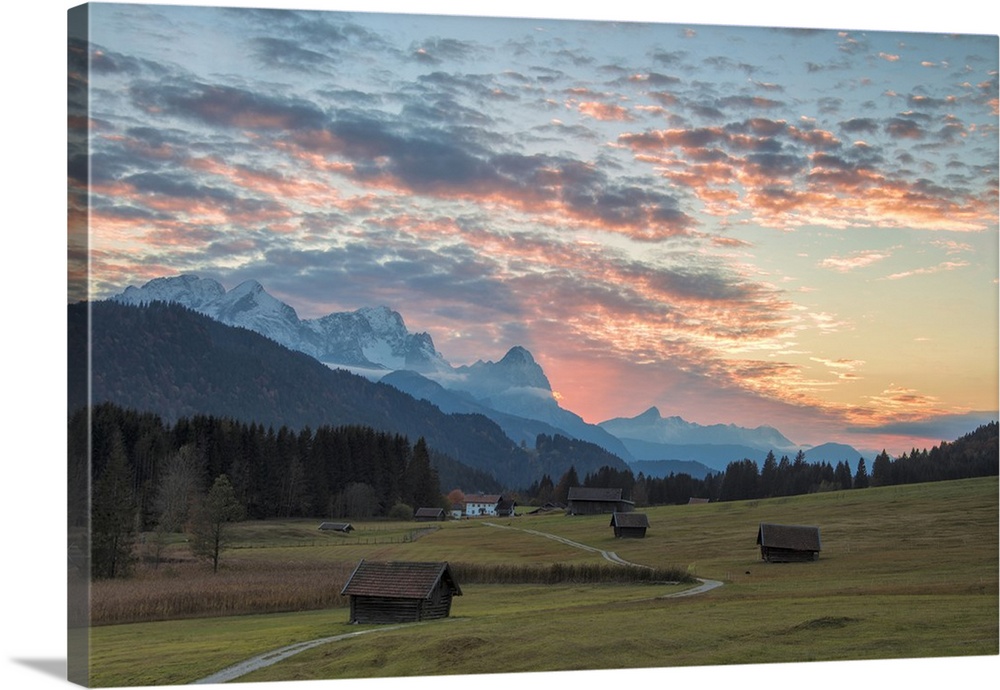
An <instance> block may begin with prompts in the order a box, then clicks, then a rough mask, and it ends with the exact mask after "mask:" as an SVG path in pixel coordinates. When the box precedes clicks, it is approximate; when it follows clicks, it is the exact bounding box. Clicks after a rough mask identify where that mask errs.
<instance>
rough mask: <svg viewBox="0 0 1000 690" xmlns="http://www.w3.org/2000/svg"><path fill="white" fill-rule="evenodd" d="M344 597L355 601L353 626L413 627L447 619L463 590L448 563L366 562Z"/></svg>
mask: <svg viewBox="0 0 1000 690" xmlns="http://www.w3.org/2000/svg"><path fill="white" fill-rule="evenodd" d="M341 594H342V595H347V596H350V598H351V618H350V622H351V623H413V622H418V621H424V620H433V619H435V618H447V617H448V616H449V615H450V614H451V599H452V597H453V596H461V595H462V590H461V588H459V586H458V583H457V582H455V578H454V577H452V575H451V569H450V568H449V567H448V564H447V563H412V562H376V561H366V560H362V561H361V562H360V563H358V566H357V567H356V568H355V569H354V572H353V573H351V577H350V578H348V580H347V584H346V585H344V589H343V590H341Z"/></svg>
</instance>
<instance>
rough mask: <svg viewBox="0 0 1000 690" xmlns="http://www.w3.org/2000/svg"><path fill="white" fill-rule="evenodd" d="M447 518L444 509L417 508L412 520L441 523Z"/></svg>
mask: <svg viewBox="0 0 1000 690" xmlns="http://www.w3.org/2000/svg"><path fill="white" fill-rule="evenodd" d="M446 517H447V515H445V512H444V508H417V512H415V513H414V514H413V519H414V520H418V521H419V522H442V521H444V519H445V518H446Z"/></svg>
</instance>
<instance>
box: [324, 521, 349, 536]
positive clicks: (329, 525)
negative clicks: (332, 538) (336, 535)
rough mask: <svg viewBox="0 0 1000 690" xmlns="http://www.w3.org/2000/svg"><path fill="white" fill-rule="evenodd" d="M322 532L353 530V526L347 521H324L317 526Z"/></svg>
mask: <svg viewBox="0 0 1000 690" xmlns="http://www.w3.org/2000/svg"><path fill="white" fill-rule="evenodd" d="M319 528H320V530H321V531H323V532H343V533H344V534H347V533H348V532H353V531H354V527H353V526H352V525H351V523H349V522H324V523H322V524H321V525H320V526H319Z"/></svg>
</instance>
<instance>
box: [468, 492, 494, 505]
mask: <svg viewBox="0 0 1000 690" xmlns="http://www.w3.org/2000/svg"><path fill="white" fill-rule="evenodd" d="M501 498H503V496H501V495H500V494H466V496H465V503H466V504H469V503H499V502H500V499H501Z"/></svg>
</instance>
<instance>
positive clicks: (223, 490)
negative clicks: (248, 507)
mask: <svg viewBox="0 0 1000 690" xmlns="http://www.w3.org/2000/svg"><path fill="white" fill-rule="evenodd" d="M244 513H245V510H244V508H243V505H242V504H241V503H240V502H239V501H238V500H237V499H236V492H235V491H234V490H233V485H232V484H230V483H229V478H228V477H227V476H226V475H224V474H220V475H219V476H218V477H217V478H216V480H215V483H214V484H212V488H211V489H209V491H208V493H207V494H206V495H205V496H204V497H202V499H201V500H200V501H198V504H197V505H196V506H195V511H194V520H193V526H192V533H191V552H192V553H194V555H195V556H198V557H200V558H205V559H207V560H210V561H212V572H218V571H219V556H220V554H221V553H222V551H223V550H224V549H226V548H227V547H228V546H229V543H230V537H231V532H230V529H229V523H231V522H236V521H237V520H241V519H242V518H243V515H244Z"/></svg>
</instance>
